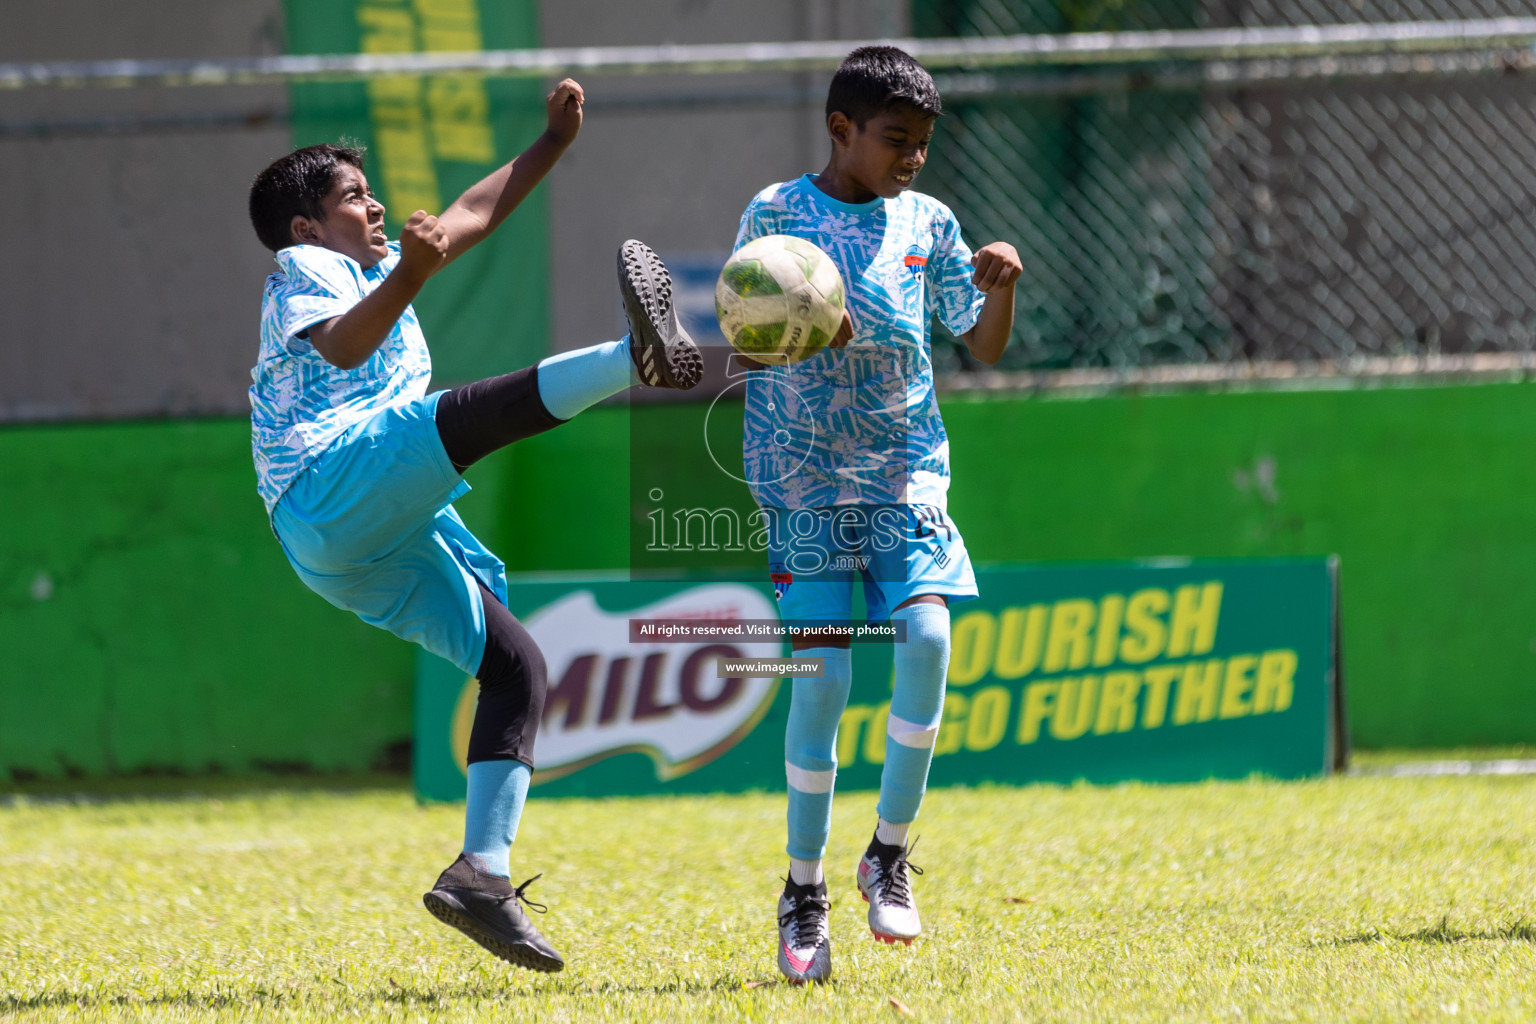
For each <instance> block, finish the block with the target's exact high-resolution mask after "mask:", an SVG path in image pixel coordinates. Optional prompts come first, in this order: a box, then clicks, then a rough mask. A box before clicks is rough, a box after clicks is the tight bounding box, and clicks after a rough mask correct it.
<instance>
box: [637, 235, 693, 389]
mask: <svg viewBox="0 0 1536 1024" xmlns="http://www.w3.org/2000/svg"><path fill="white" fill-rule="evenodd" d="M619 292H620V293H621V294H622V295H623V296H624V316H625V318H626V319H628V320H629V354H630V357H631V358H632V359H634V361H635V369H636V370H637V371H639V374H640V383H642V384H649V385H650V386H651V387H655V388H681V389H684V390H686V389H688V388H691V387H694V386H696V385H697V384H698V383H699V381H700V380H702V379H703V377H704V356H703V354H702V353H700V352H699V346H697V345H695V344H694V343H693V339H692V338H690V337H689V336H688V332H687V331H685V330H683V324H682V321H681V320H679V319H678V318H677V309H676V308H675V307H674V306H673V304H672V275H671V274H669V273H667V265H666V264H665V263H663V262H661V257H660V256H657V255H656V253H655V252H654V251H653V250H652V249H651V247H650V246H648V245H646V244H645V243H644V242H637V241H635V240H634V239H633V238H631V239H630V240H629V241H627V242H625V243H624V244H623V245H621V246H619Z"/></svg>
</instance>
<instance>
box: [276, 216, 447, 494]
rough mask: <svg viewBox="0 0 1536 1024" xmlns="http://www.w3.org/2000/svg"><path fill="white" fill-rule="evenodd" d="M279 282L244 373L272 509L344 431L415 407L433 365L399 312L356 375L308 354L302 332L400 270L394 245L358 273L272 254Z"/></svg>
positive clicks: (307, 251) (309, 258) (302, 250)
mask: <svg viewBox="0 0 1536 1024" xmlns="http://www.w3.org/2000/svg"><path fill="white" fill-rule="evenodd" d="M275 258H276V260H277V265H278V268H279V271H278V273H276V274H273V275H271V276H270V277H268V278H267V286H266V291H265V292H264V294H263V295H262V299H261V352H260V354H259V355H258V356H257V358H256V366H255V367H254V368H253V369H252V370H251V454H252V455H253V456H254V458H255V460H256V489H257V490H258V491H259V492H260V493H261V498H262V500H263V501H265V502H266V503H267V511H268V512H271V510H272V506H273V505H276V504H277V499H278V498H280V497H282V495H283V492H284V491H286V490H287V489H288V485H289V484H291V483H293V481H294V479H295V478H296V477H298V475H299V474H300V473H301V472H303V471H304V469H305V468H306V467H307V466H308V465H309V464H310V463H311V462H313V461H315V459H316V458H318V457H319V456H320V454H321V453H322V452H324V451H325V449H326V448H328V447H329V446H330V444H331V442H333V441H335V440H336V438H338V437H340V436H341V434H342V433H343V432H345V431H346V430H347V428H348V427H351V426H352V425H353V424H355V423H358V422H360V421H362V420H365V419H367V418H368V417H370V416H372V415H373V414H374V413H376V412H378V411H379V410H381V409H384V408H386V407H388V406H391V405H396V404H399V403H401V402H408V401H411V400H413V399H417V398H421V397H422V396H424V395H425V394H426V393H427V381H428V379H429V378H430V377H431V376H432V358H431V356H429V355H428V354H427V341H426V339H425V338H424V337H422V334H421V325H420V324H419V323H417V321H416V311H415V310H413V309H411V307H409V306H407V307H406V309H405V312H404V313H403V314H401V316H400V319H399V320H397V321H396V322H395V326H394V327H393V328H391V329H390V332H389V337H387V338H385V339H384V343H383V344H382V345H380V346H379V348H378V350H377V351H376V352H374V354H373V356H372V358H370V359H369V360H368V361H367V362H366V363H364V364H363V365H362V366H359V367H357V368H356V369H352V370H343V369H341V368H340V367H337V366H334V365H332V364H331V363H328V362H326V360H325V357H324V356H322V355H321V354H320V353H319V352H317V351H315V346H314V345H312V344H310V342H309V340H308V338H307V337H300V334H302V333H304V332H305V330H306V329H307V328H309V327H311V326H313V325H315V324H317V323H319V322H321V321H322V320H329V319H331V318H332V317H337V316H341V315H342V314H343V313H345V312H346V311H347V310H349V309H351V308H352V307H353V306H355V305H357V303H358V301H359V300H360V299H362V297H363V296H365V295H367V294H368V293H369V292H371V291H373V290H374V289H375V288H377V287H378V286H379V284H380V282H382V281H383V280H384V278H385V277H387V276H388V275H389V272H390V271H391V270H393V269H394V268H395V265H396V264H398V263H399V262H400V243H398V242H390V243H389V255H388V256H386V257H384V259H382V260H380V261H379V262H378V263H377V264H376V265H374V266H372V267H369V268H368V269H366V270H364V269H363V268H362V266H360V265H359V264H358V262H357V261H356V260H353V259H351V258H350V257H347V256H343V255H342V254H341V253H339V252H333V251H332V250H330V249H326V248H323V247H321V246H316V245H295V246H291V247H289V248H287V249H282V250H279V251H278V253H277V256H276V257H275Z"/></svg>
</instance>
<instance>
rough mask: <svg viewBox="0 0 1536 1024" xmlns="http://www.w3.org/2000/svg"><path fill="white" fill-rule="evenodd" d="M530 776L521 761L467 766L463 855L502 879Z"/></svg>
mask: <svg viewBox="0 0 1536 1024" xmlns="http://www.w3.org/2000/svg"><path fill="white" fill-rule="evenodd" d="M532 774H533V772H532V771H531V770H530V769H529V768H528V766H527V765H525V764H523V762H521V761H476V762H475V763H474V764H472V765H470V766H469V792H468V795H467V797H466V799H465V801H464V852H465V853H473V854H475V855H477V856H478V857H479V858H480V859H481V860H483V861H484V862H485V870H486V871H488V872H490V873H491V874H493V875H500V876H501V877H503V878H506V877H508V876H509V875H510V874H511V873H512V867H511V864H510V860H511V856H512V840H514V839H516V838H517V823H518V822H519V821H521V820H522V817H523V803H524V802H525V801H526V800H527V799H528V780H529V777H530V776H531V775H532Z"/></svg>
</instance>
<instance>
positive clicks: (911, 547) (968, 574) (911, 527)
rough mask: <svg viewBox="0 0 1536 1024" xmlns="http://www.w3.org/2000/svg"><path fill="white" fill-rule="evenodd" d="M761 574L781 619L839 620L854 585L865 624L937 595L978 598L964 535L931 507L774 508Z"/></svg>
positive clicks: (849, 605) (848, 608)
mask: <svg viewBox="0 0 1536 1024" xmlns="http://www.w3.org/2000/svg"><path fill="white" fill-rule="evenodd" d="M775 514H776V516H777V523H776V525H775V527H774V528H773V529H771V530H770V531H769V539H768V569H769V575H770V578H771V579H772V580H773V589H774V593H776V594H777V595H778V597H779V616H780V617H781V618H783V619H784V620H786V621H789V620H809V621H812V622H826V621H846V620H848V619H851V618H852V617H853V585H854V583H855V582H856V581H857V582H860V583H862V584H863V587H864V603H865V605H866V607H867V609H868V619H869V621H871V622H882V621H884V620H886V619H888V618H890V617H891V612H893V611H895V610H896V609H897V608H898V607H899V606H900V605H901V603H902V602H903V601H907V600H910V599H911V598H914V597H918V596H921V595H923V594H938V595H941V596H943V597H947V598H948V599H949V600H950V602H951V603H954V602H955V601H967V600H970V599H971V598H973V597H976V596H977V590H976V573H975V571H974V570H973V569H972V568H971V556H970V555H969V554H968V553H967V552H966V550H965V538H963V537H961V536H960V531H959V530H958V529H957V528H956V527H955V524H954V523H953V522H952V521H950V518H949V516H948V515H946V514H945V512H944V510H943V509H940V508H938V507H936V506H934V505H839V506H836V507H833V508H814V509H777V510H775Z"/></svg>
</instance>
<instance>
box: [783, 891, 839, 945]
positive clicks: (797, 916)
mask: <svg viewBox="0 0 1536 1024" xmlns="http://www.w3.org/2000/svg"><path fill="white" fill-rule="evenodd" d="M785 881H786V882H788V881H789V879H787V878H786V879H785ZM785 893H786V894H787V895H788V896H789V902H790V907H789V909H788V910H786V911H784V913H782V914H780V915H779V927H781V928H782V927H783V926H784V925H787V924H789V923H790V921H794V923H795V944H796V945H799V944H800V943H802V942H803V941H804V938H803V937H804V936H805V935H808V934H809V935H813V936H815V937H816V938H818V939H819V938H820V937H821V933H822V931H823V926H824V925H825V924H826V922H827V913H828V911H830V910H831V909H832V903H831V902H830V901H829V900H827V899H825V898H824V897H821V896H812V895H810V894H808V893H806V892H804V891H803V890H800V889H799V888H798V886H797V887H796V888H794V889H789V888H786V889H785Z"/></svg>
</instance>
